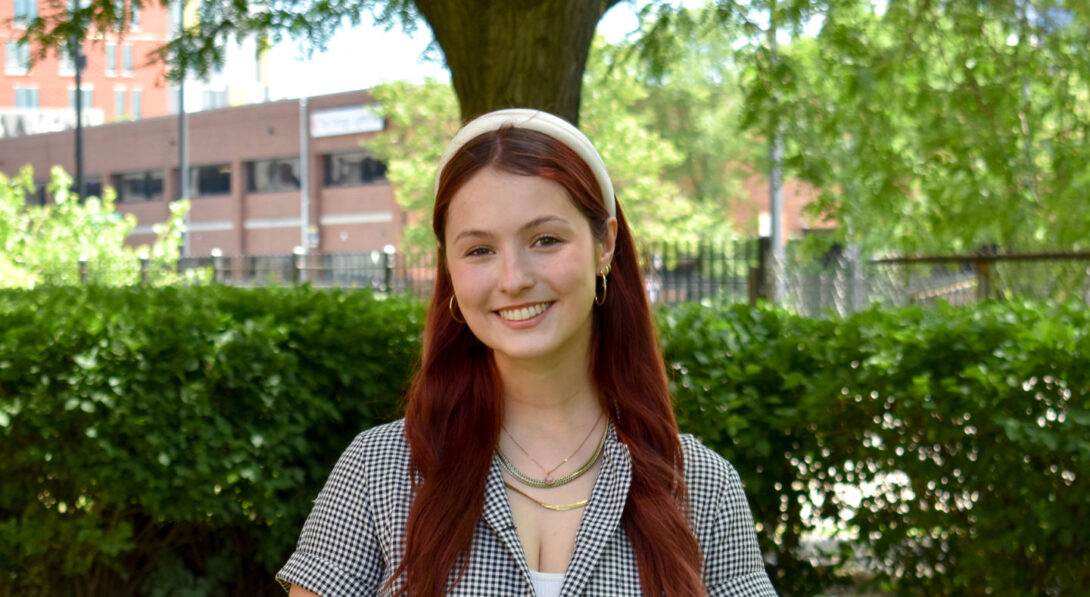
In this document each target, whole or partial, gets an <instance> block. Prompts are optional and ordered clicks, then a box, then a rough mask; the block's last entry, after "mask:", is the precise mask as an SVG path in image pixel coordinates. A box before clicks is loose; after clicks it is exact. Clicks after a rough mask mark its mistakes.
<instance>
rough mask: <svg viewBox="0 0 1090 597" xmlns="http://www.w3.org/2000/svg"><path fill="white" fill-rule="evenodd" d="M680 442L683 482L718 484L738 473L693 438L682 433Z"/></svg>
mask: <svg viewBox="0 0 1090 597" xmlns="http://www.w3.org/2000/svg"><path fill="white" fill-rule="evenodd" d="M678 437H679V438H680V440H681V449H682V452H683V454H684V456H685V481H686V483H689V482H690V478H691V479H692V482H695V483H698V484H700V483H703V482H713V483H718V482H721V481H722V480H725V479H726V478H728V477H731V476H737V475H738V473H737V472H736V471H735V470H734V467H733V466H731V463H730V462H727V459H726V458H723V457H722V456H720V455H719V454H718V453H716V452H715V451H714V450H712V449H711V448H709V447H707V446H705V445H704V444H703V443H701V442H700V440H699V439H697V438H696V437H695V436H693V435H692V434H689V433H682V434H680V435H679V436H678Z"/></svg>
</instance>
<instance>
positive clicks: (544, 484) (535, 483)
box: [496, 415, 609, 512]
mask: <svg viewBox="0 0 1090 597" xmlns="http://www.w3.org/2000/svg"><path fill="white" fill-rule="evenodd" d="M602 416H603V415H599V416H598V418H597V419H595V421H594V424H593V425H591V427H590V430H588V431H587V435H586V437H584V438H583V441H582V442H580V443H579V446H578V447H577V448H575V451H573V452H572V453H571V454H570V455H568V457H567V458H565V459H564V460H562V461H561V462H560V464H557V465H556V466H554V467H552V468H551V469H546V468H545V466H544V465H543V464H541V463H540V462H538V461H537V459H536V458H534V457H533V456H531V455H530V453H529V452H528V451H527V450H526V448H524V447H522V444H520V443H519V442H518V440H516V439H515V437H514V436H513V435H511V432H510V431H508V430H507V428H506V427H503V431H504V433H506V434H507V437H509V438H511V441H512V442H514V444H515V446H516V447H518V449H519V450H520V451H522V453H523V454H525V455H526V457H527V458H529V459H530V460H531V461H532V462H533V463H534V464H536V465H537V466H538V468H540V469H541V471H542V472H543V473H545V478H544V479H534V478H533V477H531V476H529V475H527V474H525V473H523V472H522V471H520V470H518V469H517V468H515V465H513V464H512V463H511V461H510V460H508V458H507V455H505V454H504V453H503V450H502V449H500V447H499V446H496V456H497V457H499V461H500V465H501V466H502V467H503V470H505V471H507V472H508V474H510V475H511V476H512V477H514V478H515V479H516V480H517V481H519V482H520V483H522V484H523V485H527V486H529V487H536V488H538V489H551V488H553V487H560V486H562V485H567V484H568V483H571V482H572V481H575V480H576V479H578V478H579V477H582V476H583V475H584V474H586V472H587V471H589V470H590V469H591V468H593V467H594V463H596V462H598V457H599V456H601V455H602V448H603V447H604V446H605V443H606V434H607V432H608V431H609V425H606V428H605V429H604V430H603V431H602V438H601V439H600V440H598V447H597V448H595V450H594V454H592V455H591V457H590V459H588V460H587V461H586V462H585V463H583V465H582V466H580V467H579V468H577V469H575V470H574V471H572V472H571V473H569V474H567V475H564V476H563V477H560V478H559V479H557V478H554V477H553V473H555V472H556V469H558V468H560V467H562V466H564V465H565V464H567V463H568V462H569V461H570V460H571V459H572V458H574V457H575V455H576V454H578V453H579V451H580V450H582V449H583V446H585V445H586V443H587V440H589V439H590V436H591V434H593V433H594V430H595V429H596V428H597V427H598V422H599V421H601V420H602ZM503 484H504V485H506V486H507V488H508V489H510V490H511V491H514V492H515V493H517V494H519V495H521V496H523V497H525V498H527V499H529V500H531V501H532V502H534V503H535V504H537V505H539V506H541V507H542V508H545V509H547V510H553V511H558V512H565V511H568V510H575V509H577V508H582V507H583V506H586V505H587V503H588V502H589V501H590V500H589V499H586V500H581V501H578V502H575V503H572V504H547V503H545V502H542V501H539V500H538V499H537V498H534V497H533V496H531V495H528V494H527V493H526V492H524V491H522V490H520V489H518V488H517V487H515V486H513V485H511V484H510V483H508V482H507V481H504V482H503Z"/></svg>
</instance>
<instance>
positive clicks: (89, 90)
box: [68, 85, 95, 110]
mask: <svg viewBox="0 0 1090 597" xmlns="http://www.w3.org/2000/svg"><path fill="white" fill-rule="evenodd" d="M94 91H95V89H94V88H93V87H91V86H88V85H85V86H84V87H83V88H82V90H81V98H80V101H81V102H83V105H82V106H81V107H83V108H91V107H93V106H94V99H95V96H94ZM68 107H69V108H72V109H73V110H74V109H75V108H76V88H75V87H69V88H68Z"/></svg>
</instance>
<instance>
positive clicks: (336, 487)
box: [277, 421, 776, 597]
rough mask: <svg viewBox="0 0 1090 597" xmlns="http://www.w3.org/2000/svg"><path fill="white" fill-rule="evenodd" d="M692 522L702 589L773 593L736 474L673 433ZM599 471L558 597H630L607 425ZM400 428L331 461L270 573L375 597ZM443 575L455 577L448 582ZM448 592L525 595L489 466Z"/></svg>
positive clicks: (635, 591)
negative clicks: (681, 455) (458, 575)
mask: <svg viewBox="0 0 1090 597" xmlns="http://www.w3.org/2000/svg"><path fill="white" fill-rule="evenodd" d="M681 445H682V447H683V449H684V452H685V482H686V484H687V486H688V490H689V499H690V517H691V521H692V526H693V529H694V532H695V534H696V538H697V541H698V542H699V543H700V548H701V551H702V553H703V554H704V565H703V570H704V581H705V584H706V585H707V587H708V594H709V595H711V596H718V595H746V596H749V595H754V596H767V595H775V594H776V593H775V591H774V590H773V588H772V584H771V583H770V582H769V579H768V576H767V574H766V573H765V568H764V562H763V560H762V558H761V552H760V549H759V548H758V547H757V535H756V533H755V532H754V525H753V517H752V515H751V514H750V511H749V506H748V504H747V503H746V498H745V494H744V493H743V491H742V482H741V480H740V479H739V477H738V473H737V472H735V470H734V467H732V466H731V465H730V463H728V462H727V461H726V460H724V459H723V458H722V457H720V456H719V455H718V454H716V453H715V452H712V451H711V450H709V449H708V448H706V447H704V446H703V445H702V444H700V442H698V441H697V440H696V439H695V438H693V437H692V436H690V435H682V436H681ZM602 453H603V457H602V458H603V460H602V468H601V472H600V473H599V475H598V479H597V480H596V481H595V483H594V489H593V490H592V492H591V498H590V503H589V504H587V506H586V509H585V510H584V512H583V520H582V522H581V523H580V525H579V530H578V531H577V533H576V537H575V553H574V555H573V556H572V560H571V563H570V564H569V565H568V569H567V572H566V573H565V578H564V586H563V589H562V590H561V595H562V596H563V597H572V596H575V595H616V596H628V595H631V596H638V595H641V593H640V580H639V573H638V572H637V570H636V558H635V554H634V553H633V551H632V546H631V545H630V544H629V542H628V540H627V538H626V535H625V531H624V528H623V526H622V525H621V513H622V511H623V509H624V503H625V497H626V496H627V493H628V485H629V483H630V481H631V475H632V461H631V457H630V456H629V453H628V447H627V446H625V445H624V443H622V442H621V441H619V440H618V439H617V434H616V432H615V430H614V429H613V427H612V426H610V429H609V431H608V434H607V438H606V444H605V448H604V449H603V451H602ZM408 471H409V446H408V443H407V442H406V441H405V433H404V424H403V421H396V422H393V423H388V424H386V425H382V426H379V427H375V428H373V429H370V430H368V431H365V432H363V433H361V434H360V435H359V436H358V437H356V439H355V441H353V442H352V445H351V446H349V447H348V449H347V450H346V451H345V452H344V454H343V455H342V456H341V458H340V460H339V461H338V462H337V465H336V466H335V467H334V468H333V472H332V473H331V474H330V476H329V480H328V481H326V484H325V487H324V488H323V489H322V491H321V493H320V494H318V498H317V499H316V500H315V501H314V509H313V510H312V511H311V513H310V516H309V517H308V518H307V521H306V523H305V524H304V525H303V531H302V534H301V535H300V537H299V543H298V545H297V546H296V550H295V553H293V554H292V555H291V558H290V559H289V560H288V562H287V564H285V565H284V567H283V568H282V569H281V570H280V572H279V573H278V574H277V580H279V581H280V583H281V584H282V585H284V586H285V587H287V586H288V585H289V584H296V585H299V586H301V587H305V588H307V589H309V590H311V591H314V592H315V593H318V594H319V595H321V596H322V597H340V596H345V595H376V594H378V592H379V590H380V589H381V588H382V587H383V586H384V585H385V584H386V581H387V580H389V577H390V575H391V574H392V573H393V571H394V570H395V569H396V568H397V566H398V564H399V563H400V562H401V559H402V557H403V555H404V547H403V543H404V541H403V540H404V537H403V532H404V529H405V524H406V521H407V520H408V518H409V506H410V504H411V500H412V493H411V487H410V479H409V474H408ZM452 578H453V576H452ZM448 594H450V595H466V596H474V597H477V596H482V595H504V596H508V595H520V596H532V595H534V591H533V588H532V586H531V583H530V572H529V566H528V565H527V564H526V558H525V556H524V555H523V552H522V544H521V543H520V542H519V537H518V531H516V529H515V525H514V522H513V521H512V518H511V510H510V507H509V506H508V503H507V492H506V491H505V489H504V486H503V477H502V476H501V473H500V467H499V463H498V461H497V460H493V462H492V468H491V470H490V471H489V473H488V479H487V481H486V482H485V500H484V511H483V512H482V514H481V519H480V520H479V521H478V522H477V528H476V530H475V531H474V534H473V542H472V544H471V546H470V556H469V567H468V568H467V570H466V572H465V575H464V576H463V577H462V579H461V581H460V582H458V584H457V585H455V586H453V587H448Z"/></svg>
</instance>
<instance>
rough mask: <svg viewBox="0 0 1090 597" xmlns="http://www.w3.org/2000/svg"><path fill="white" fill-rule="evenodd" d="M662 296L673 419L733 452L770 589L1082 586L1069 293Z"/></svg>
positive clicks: (913, 591)
mask: <svg viewBox="0 0 1090 597" xmlns="http://www.w3.org/2000/svg"><path fill="white" fill-rule="evenodd" d="M661 315H662V317H661V321H662V339H663V344H664V350H665V353H666V358H667V363H668V365H670V366H671V368H672V369H673V371H674V380H673V388H672V389H673V395H674V396H675V398H676V400H677V409H678V411H679V419H680V420H681V426H682V427H683V428H684V429H687V430H690V431H692V432H693V433H695V434H697V435H699V436H701V437H702V438H703V439H704V441H705V442H706V443H707V444H709V445H710V446H712V447H714V448H715V449H716V450H717V451H718V452H720V453H721V454H723V455H724V456H725V457H727V458H728V459H729V460H731V461H732V462H733V463H734V465H735V466H736V467H737V468H738V469H739V471H740V474H741V475H742V478H743V479H744V480H745V481H746V484H747V490H748V493H749V497H750V500H751V503H752V504H753V507H754V516H755V518H756V519H757V521H758V523H759V526H760V527H761V528H762V529H763V531H764V532H762V534H761V539H762V544H763V547H764V548H765V550H766V553H767V554H772V555H773V556H774V557H775V559H776V561H777V564H778V565H777V566H775V567H773V568H772V570H771V572H772V574H773V582H774V583H775V584H776V585H777V587H778V588H779V589H780V590H781V592H783V593H790V594H800V595H808V594H813V593H815V592H817V591H818V590H819V589H820V588H821V587H823V586H826V585H827V584H829V583H831V582H836V581H844V580H847V579H845V576H846V575H848V574H853V575H855V576H856V580H858V578H860V577H863V578H866V577H871V578H872V580H873V583H872V584H873V585H876V587H877V588H879V589H882V590H885V591H890V592H896V593H899V594H906V595H922V594H928V595H962V594H997V595H1004V594H1006V595H1052V594H1057V595H1059V594H1063V595H1073V594H1084V593H1082V592H1083V591H1085V587H1087V586H1090V532H1087V530H1086V529H1088V528H1090V491H1088V489H1090V310H1087V308H1086V307H1085V306H1078V305H1074V306H1066V307H1042V306H1039V305H1038V306H1034V305H1019V304H984V305H982V306H974V307H959V308H951V307H943V308H937V309H928V310H924V309H920V308H903V309H896V310H889V311H880V310H877V309H875V310H870V311H866V312H863V313H859V314H856V315H854V316H852V317H850V318H847V319H843V320H814V319H806V318H802V317H798V316H794V315H790V314H786V313H783V312H776V311H772V310H753V309H749V308H747V307H726V308H721V309H715V308H712V309H709V308H702V307H700V306H696V305H685V306H680V307H677V308H674V309H671V310H669V311H666V312H664V313H662V314H661ZM855 486H864V487H867V488H868V491H865V492H863V494H862V495H859V492H854V493H855V495H853V492H852V491H851V489H850V488H851V487H855ZM838 488H839V489H840V491H838ZM834 533H835V537H836V538H838V539H841V541H840V543H839V548H838V549H836V550H835V551H833V552H832V553H820V554H814V553H813V552H812V550H800V549H799V547H800V543H801V539H803V538H804V536H805V535H809V536H810V537H811V538H815V536H816V538H823V537H829V536H830V535H833V534H834ZM827 551H828V550H827Z"/></svg>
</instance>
